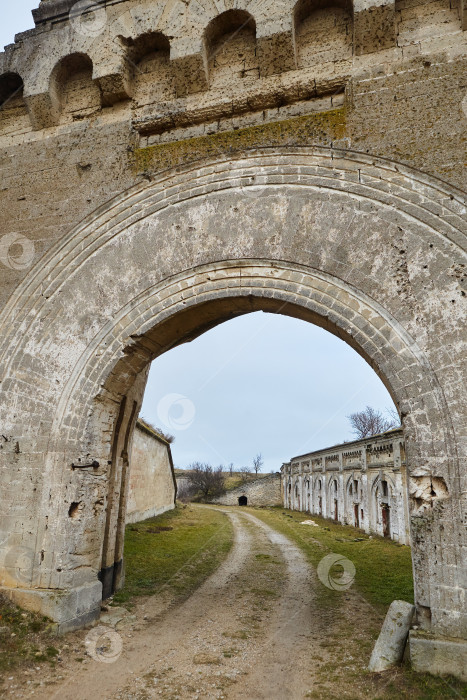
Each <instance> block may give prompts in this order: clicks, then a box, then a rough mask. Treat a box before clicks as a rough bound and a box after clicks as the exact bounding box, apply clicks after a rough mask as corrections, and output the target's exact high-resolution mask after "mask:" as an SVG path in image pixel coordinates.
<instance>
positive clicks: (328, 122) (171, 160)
mask: <svg viewBox="0 0 467 700" xmlns="http://www.w3.org/2000/svg"><path fill="white" fill-rule="evenodd" d="M345 135H346V110H345V107H339V108H338V109H333V110H329V111H326V112H317V113H315V114H307V115H305V116H301V117H294V118H292V119H287V120H284V121H279V122H269V123H267V124H260V125H257V126H250V127H246V128H244V129H236V130H235V131H222V132H217V133H215V134H210V135H207V136H197V137H194V138H190V139H185V140H182V141H173V142H170V143H161V144H156V145H154V146H148V147H146V148H138V149H136V150H135V152H134V161H133V168H134V170H135V173H144V172H156V171H159V170H165V169H166V168H171V167H175V166H177V165H183V164H185V163H190V162H193V161H195V160H199V159H201V158H206V157H209V156H216V155H220V154H230V153H234V152H238V151H243V150H246V149H251V148H259V147H267V146H294V145H297V146H298V145H300V146H303V145H311V144H316V145H321V146H323V145H326V146H329V145H332V143H333V142H335V141H339V140H341V139H343V138H344V137H345Z"/></svg>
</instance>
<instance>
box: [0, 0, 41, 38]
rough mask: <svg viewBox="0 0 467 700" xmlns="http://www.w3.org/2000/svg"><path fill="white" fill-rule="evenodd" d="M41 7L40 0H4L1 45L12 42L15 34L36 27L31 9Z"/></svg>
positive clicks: (0, 17)
mask: <svg viewBox="0 0 467 700" xmlns="http://www.w3.org/2000/svg"><path fill="white" fill-rule="evenodd" d="M36 7H39V0H13V2H11V1H10V0H3V1H2V8H1V15H0V46H1V47H3V46H7V44H12V43H13V41H14V38H15V34H19V32H24V31H26V29H32V28H33V27H34V20H33V18H32V15H31V10H33V9H34V8H36Z"/></svg>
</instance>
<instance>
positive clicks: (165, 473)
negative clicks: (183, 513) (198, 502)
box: [126, 421, 176, 523]
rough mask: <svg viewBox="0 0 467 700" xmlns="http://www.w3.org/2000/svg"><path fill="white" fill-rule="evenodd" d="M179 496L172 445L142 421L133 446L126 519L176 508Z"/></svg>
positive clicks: (132, 520) (139, 423) (150, 515)
mask: <svg viewBox="0 0 467 700" xmlns="http://www.w3.org/2000/svg"><path fill="white" fill-rule="evenodd" d="M175 496H176V482H175V476H174V471H173V462H172V454H171V450H170V445H169V443H168V442H167V441H166V440H164V439H163V438H162V437H161V436H160V435H158V434H157V433H156V432H154V431H153V430H151V428H149V426H147V425H146V424H145V423H141V422H140V421H138V422H137V423H136V428H135V433H134V436H133V446H132V448H131V459H130V474H129V492H128V501H127V509H126V522H127V523H136V522H139V521H140V520H145V519H146V518H152V517H153V516H155V515H160V514H161V513H165V511H167V510H171V509H172V508H175Z"/></svg>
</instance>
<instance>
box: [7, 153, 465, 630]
mask: <svg viewBox="0 0 467 700" xmlns="http://www.w3.org/2000/svg"><path fill="white" fill-rule="evenodd" d="M258 183H261V187H258ZM465 205H466V202H465V199H464V198H463V195H462V194H461V193H459V192H457V191H455V190H454V189H452V188H449V187H448V186H447V185H445V184H444V183H442V182H440V181H437V180H434V179H433V178H429V177H427V176H425V175H423V174H421V173H417V172H415V171H413V170H411V169H410V168H406V167H404V166H401V165H400V164H396V163H391V162H389V161H384V160H379V159H376V158H373V157H370V156H367V155H362V154H358V153H352V152H349V151H337V150H332V149H324V148H323V149H319V148H302V149H301V148H295V149H294V148H288V149H284V150H280V149H271V150H268V149H265V150H258V151H254V152H251V153H245V154H239V155H238V156H235V157H230V158H226V157H219V158H217V159H212V160H208V161H206V162H203V163H194V164H191V165H188V166H186V167H183V168H179V169H177V170H175V171H169V172H165V173H161V174H160V175H159V176H158V177H157V178H156V179H155V180H154V181H153V182H151V183H147V184H144V185H138V186H136V187H135V188H133V189H132V190H130V191H128V192H126V193H123V194H122V195H120V196H119V197H117V198H116V199H114V200H113V201H112V202H110V203H109V205H108V206H106V207H103V208H101V209H99V210H98V211H96V212H95V213H94V215H93V216H90V217H88V218H87V219H85V220H84V221H82V222H81V223H80V224H79V225H78V226H77V227H76V228H75V229H74V230H73V231H72V232H70V234H69V235H68V236H67V237H66V238H65V239H64V240H62V241H60V242H59V243H58V244H57V245H56V246H55V248H54V249H53V250H51V251H50V252H49V253H47V255H46V256H45V257H44V258H43V259H42V260H40V261H39V262H38V263H37V265H36V266H35V267H34V268H32V270H31V271H30V272H29V274H27V275H26V276H25V278H24V280H23V283H22V284H20V285H19V287H18V288H17V290H16V292H15V294H14V295H13V296H12V297H11V298H10V300H9V302H8V303H7V304H6V305H5V308H4V309H3V310H2V312H1V315H0V328H1V331H2V332H1V334H0V357H1V359H2V370H3V375H2V384H1V388H0V414H1V415H0V418H1V424H2V426H3V427H4V430H5V435H6V436H7V437H8V440H7V442H5V444H4V447H3V449H2V450H1V452H0V461H1V462H2V463H4V464H5V465H7V467H10V465H11V464H13V465H15V466H16V465H18V466H19V465H20V464H23V460H26V461H25V462H24V464H25V465H28V464H31V462H32V461H34V465H35V468H34V472H33V473H31V479H30V481H28V483H27V485H25V486H24V489H25V500H24V503H25V504H29V506H28V507H27V508H26V505H25V510H24V512H22V513H21V514H19V515H17V516H16V517H21V518H22V519H23V520H22V522H24V523H25V527H24V528H23V535H22V536H23V540H22V541H23V543H24V547H25V548H27V550H28V552H30V554H31V556H30V558H29V559H28V562H29V566H28V567H26V568H25V570H24V571H22V572H21V575H20V577H19V580H18V567H17V566H11V565H8V566H4V567H3V569H1V570H0V575H1V577H2V578H1V584H2V585H3V586H6V587H8V590H9V591H10V594H11V595H12V596H13V597H14V596H15V589H16V590H17V589H20V592H18V593H17V594H16V596H17V597H16V599H21V602H22V603H23V604H29V605H33V603H34V604H37V599H38V597H40V599H41V601H43V600H45V599H47V600H48V601H49V603H48V605H49V607H47V606H46V604H45V603H44V604H42V603H41V606H42V607H41V609H43V610H44V612H46V613H47V614H50V615H51V616H52V617H54V618H55V619H58V620H59V622H60V623H61V624H62V625H63V626H64V627H66V626H67V625H74V624H79V623H82V622H83V620H84V619H89V617H92V616H95V615H96V611H98V608H99V604H100V596H101V584H100V583H99V582H98V581H97V574H98V571H99V568H100V566H101V562H102V554H103V550H104V544H103V535H102V533H103V532H104V531H106V529H107V530H108V531H109V532H110V530H111V528H110V526H108V523H109V519H108V518H107V514H108V511H109V508H110V510H112V507H113V506H112V507H111V505H110V506H109V503H110V504H111V503H112V499H113V501H114V502H115V503H116V501H118V499H117V498H116V496H118V494H119V493H121V485H122V478H124V469H123V468H124V464H123V463H120V461H119V460H120V457H119V455H120V454H121V453H122V452H124V449H123V448H124V444H125V442H124V440H125V439H126V436H127V435H128V434H129V433H128V430H131V422H132V420H134V416H135V411H136V409H135V406H136V407H137V406H138V404H139V402H140V401H141V396H142V390H143V388H144V380H145V372H146V371H147V367H148V365H149V363H150V362H151V360H152V359H154V358H155V357H157V356H158V355H160V354H161V353H162V352H165V351H166V350H168V349H170V348H171V347H173V346H174V345H176V344H178V343H181V342H185V341H187V340H189V339H191V338H193V337H196V336H197V335H199V334H200V333H202V332H204V331H205V330H207V329H208V328H211V327H213V326H214V325H216V324H217V323H220V322H222V321H224V320H227V319H229V318H233V317H235V316H238V315H240V314H244V313H248V312H250V311H255V310H258V309H261V310H264V311H274V312H276V313H284V314H289V315H291V316H294V317H297V318H302V319H304V320H308V321H310V322H313V323H316V324H318V325H321V326H322V327H324V328H326V329H327V330H329V331H330V332H333V333H334V334H336V335H337V336H339V337H340V338H342V339H344V340H345V341H346V342H348V343H349V344H350V345H351V346H352V347H353V348H355V349H356V350H357V351H358V352H359V353H360V354H361V355H362V356H363V357H364V358H365V359H366V360H367V361H368V362H369V363H370V364H371V366H372V367H373V368H374V369H375V371H377V373H378V374H379V376H380V377H381V378H382V379H383V381H384V382H385V384H386V385H387V386H388V388H389V390H390V391H391V393H392V396H393V398H394V400H395V403H396V405H397V406H398V408H399V410H400V413H401V415H402V416H403V421H404V429H405V434H406V437H407V449H408V458H407V459H408V464H409V465H410V469H411V470H412V471H413V472H416V473H417V474H418V473H420V472H425V473H432V474H433V475H434V476H436V477H439V478H441V477H442V478H443V479H444V482H445V483H446V487H447V496H446V498H444V499H443V501H442V504H438V505H437V506H436V507H433V509H432V512H431V513H430V520H429V523H428V521H426V519H425V520H424V519H422V518H418V520H417V539H416V541H414V562H415V579H416V599H417V605H418V608H419V610H422V609H423V608H425V609H429V611H430V615H429V616H428V615H426V617H425V618H424V624H425V626H427V627H429V626H430V625H431V626H433V627H434V628H436V629H438V630H439V631H442V630H443V629H444V630H447V629H449V630H450V632H451V634H452V635H453V636H455V634H458V635H460V634H461V624H462V613H461V612H460V611H458V610H456V609H455V606H454V604H453V605H452V606H451V608H442V607H440V605H439V602H438V600H439V599H438V597H437V596H438V593H437V591H438V590H439V587H441V586H445V585H446V582H445V580H444V579H443V578H442V573H441V572H440V571H439V570H438V569H437V568H436V567H434V566H433V565H432V562H431V561H430V559H429V557H428V556H427V554H426V553H427V551H428V550H429V546H428V545H429V544H430V542H431V538H433V537H437V536H438V535H437V534H436V533H439V532H440V531H439V525H440V522H441V514H442V523H441V524H442V525H443V527H444V528H446V524H447V523H449V525H450V527H452V528H454V529H453V532H455V531H456V530H455V528H457V527H460V523H461V506H462V503H461V499H460V496H459V494H460V493H461V489H460V488H459V486H460V484H461V478H464V475H462V474H461V472H460V468H459V462H458V457H459V454H460V452H459V451H460V450H461V447H462V445H461V443H460V441H459V440H458V438H457V434H458V433H457V432H456V431H458V430H459V429H460V428H459V426H460V425H461V423H460V417H461V412H462V407H463V406H464V403H463V401H464V399H463V392H462V391H461V389H459V394H457V393H456V391H457V389H456V387H455V386H453V385H452V383H451V382H450V377H451V374H450V372H449V373H448V374H447V375H446V374H444V372H445V370H444V367H445V365H444V362H443V357H444V355H443V354H442V349H443V338H444V337H445V333H444V332H443V328H448V327H449V333H450V334H451V337H453V338H454V339H456V333H458V332H459V329H457V327H456V326H455V325H454V327H453V328H451V325H452V323H451V322H452V319H453V318H457V316H456V314H461V315H460V316H459V318H461V317H462V311H461V309H460V304H461V303H462V300H463V298H462V297H461V295H460V292H459V296H458V297H457V296H456V297H455V299H456V303H458V306H459V310H458V307H457V306H456V305H455V304H452V299H453V298H454V295H455V294H457V292H456V286H455V285H456V283H455V282H452V281H451V280H450V279H449V280H446V279H445V276H444V275H440V274H439V269H440V267H439V266H440V265H442V268H443V270H444V269H446V266H447V267H448V269H449V266H451V265H454V264H456V261H458V260H460V259H461V257H462V260H463V259H464V257H463V256H464V255H465V253H464V252H463V250H462V245H464V244H465V234H464V233H463V231H464V229H465V227H466V223H465ZM395 242H397V244H398V245H397V251H396V252H395V250H394V244H395ZM376 244H377V245H378V251H379V253H378V256H377V257H376V258H375V255H374V250H375V246H376ZM406 250H409V251H410V257H411V260H414V259H416V260H421V261H422V262H423V264H426V265H427V267H428V268H431V271H430V269H429V272H428V273H427V274H430V275H431V280H434V281H435V291H434V292H433V294H430V293H429V292H427V289H426V288H425V287H424V286H423V283H422V282H419V277H418V272H417V271H414V272H413V273H412V277H410V278H407V275H406V276H405V277H403V278H401V276H400V275H401V272H400V269H401V265H400V256H401V255H403V254H405V251H406ZM401 251H402V252H401ZM187 260H189V261H190V262H189V263H187ZM420 264H421V263H420ZM404 269H405V268H404ZM423 269H424V268H423ZM404 274H405V273H404ZM423 274H425V273H423ZM25 328H27V329H28V333H27V334H26V333H25V332H24V329H25ZM435 328H436V329H437V332H434V329H435ZM428 329H429V332H427V330H428ZM446 332H447V331H446ZM456 342H457V340H456ZM31 358H33V363H32V364H31ZM461 360H462V358H461V357H459V358H455V357H454V358H453V362H455V363H456V362H457V365H456V366H457V367H458V370H459V372H461ZM32 376H33V377H34V385H35V387H36V390H35V394H34V396H33V397H31V396H30V395H28V401H27V402H24V400H23V397H24V396H25V395H27V386H28V377H30V380H29V381H30V382H31V384H32V383H33V381H32ZM38 377H40V382H39V381H38ZM446 387H449V392H447V391H445V388H446ZM128 426H130V427H128ZM16 446H17V448H16ZM89 459H90V460H91V462H93V461H96V462H98V463H99V467H98V468H97V471H96V473H95V474H94V473H93V472H87V471H85V470H80V469H73V468H72V464H75V465H76V464H78V465H79V464H80V463H81V464H83V463H84V464H86V463H87V460H89ZM123 461H124V460H122V462H123ZM10 471H11V468H10ZM323 478H324V477H323ZM35 494H36V495H35ZM109 494H113V495H112V498H111V497H110V496H109ZM324 497H325V494H324V489H323V499H324ZM7 500H8V499H7V498H6V499H4V501H3V502H7ZM78 501H79V502H83V503H85V504H86V505H85V507H84V508H83V511H82V514H81V517H80V519H73V520H72V519H70V518H69V517H68V512H69V507H70V503H73V502H78ZM441 509H442V510H441ZM117 510H118V508H117V505H116V511H117ZM8 522H10V521H8ZM112 522H113V525H112V528H113V532H114V535H115V537H114V538H113V540H112V537H110V534H112V533H111V532H110V534H109V538H108V540H109V542H110V541H112V542H113V545H112V546H113V547H114V552H116V555H117V558H116V559H115V560H114V564H113V565H114V566H116V565H118V564H119V563H120V561H119V560H118V556H119V550H118V547H119V546H120V545H119V544H118V542H119V541H120V543H121V537H120V540H119V539H118V523H119V522H121V520H120V521H119V516H118V512H116V513H115V518H114V519H113V521H112ZM7 524H8V523H7ZM7 524H6V523H5V521H4V522H3V524H2V525H1V527H2V528H3V529H5V527H6V526H7ZM25 532H30V533H34V535H31V537H30V539H27V536H26V535H25V534H24V533H25ZM459 532H460V530H459ZM15 536H16V533H15V532H14V531H13V530H12V531H11V537H12V540H11V542H13V541H15V540H14V538H15ZM444 541H449V546H452V547H454V548H455V547H457V546H459V545H458V540H456V539H455V538H454V535H451V536H450V537H449V538H448V536H447V534H446V531H445V534H444ZM7 542H8V540H7ZM11 551H13V552H14V548H13V545H12V549H11ZM23 560H24V558H23ZM8 561H10V559H9V560H8ZM450 575H451V576H452V577H453V578H451V579H450V580H455V582H456V586H458V585H460V583H461V580H460V572H459V571H458V570H457V569H455V570H453V571H452V572H451V573H450ZM15 577H16V578H15ZM456 577H457V578H456ZM428 580H429V581H430V584H429V585H428V586H427V585H425V584H424V583H423V582H424V581H428ZM47 589H54V590H56V589H59V590H60V589H61V590H64V591H66V592H67V593H66V594H64V595H63V598H60V601H62V602H60V603H56V600H57V598H56V597H51V598H50V599H49V598H47V594H46V592H47ZM67 596H68V597H67ZM77 596H78V598H79V597H80V596H81V598H80V600H81V601H83V600H85V602H83V603H82V604H81V603H80V607H79V606H78V607H79V610H81V611H82V612H81V613H80V614H79V615H78V612H77V611H78V607H77V604H76V605H75V604H74V603H73V602H72V601H73V600H76V599H77V598H76V597H77ZM31 601H33V602H31ZM54 601H55V602H54ZM63 601H68V602H67V604H66V605H65V602H63ZM70 601H71V602H70ZM54 605H55V607H53V606H54ZM57 605H58V608H57ZM66 611H68V613H66ZM451 613H452V614H451ZM62 614H63V615H65V614H70V615H71V617H70V618H66V619H63V618H61V617H60V615H62ZM73 615H74V617H73Z"/></svg>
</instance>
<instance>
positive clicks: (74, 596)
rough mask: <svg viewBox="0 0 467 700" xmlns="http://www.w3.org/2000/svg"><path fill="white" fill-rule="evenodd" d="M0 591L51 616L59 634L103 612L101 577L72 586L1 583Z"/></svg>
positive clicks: (26, 605)
mask: <svg viewBox="0 0 467 700" xmlns="http://www.w3.org/2000/svg"><path fill="white" fill-rule="evenodd" d="M0 592H1V593H3V595H5V596H6V597H7V598H9V599H10V600H11V601H12V602H13V603H15V604H16V605H19V606H20V607H22V608H24V609H25V610H31V611H32V612H37V613H40V614H41V615H45V616H46V617H48V618H50V619H51V620H52V622H55V623H56V627H57V632H58V633H60V634H63V633H64V632H70V631H71V630H75V629H79V628H80V627H84V626H85V625H87V624H89V623H91V622H94V620H97V619H98V618H99V616H100V611H101V601H102V584H101V582H100V581H96V582H93V583H87V584H85V585H84V586H79V587H78V588H72V589H70V590H58V589H52V590H47V589H40V590H38V589H28V588H4V587H0Z"/></svg>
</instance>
